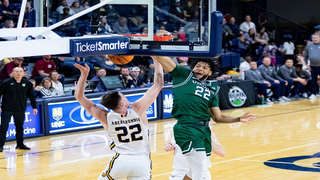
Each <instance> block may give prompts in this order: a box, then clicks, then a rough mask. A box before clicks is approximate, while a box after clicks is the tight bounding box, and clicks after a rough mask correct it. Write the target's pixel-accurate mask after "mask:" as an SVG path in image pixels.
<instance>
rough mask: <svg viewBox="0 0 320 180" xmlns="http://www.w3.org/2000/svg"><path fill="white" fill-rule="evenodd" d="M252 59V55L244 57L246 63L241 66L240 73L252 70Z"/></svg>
mask: <svg viewBox="0 0 320 180" xmlns="http://www.w3.org/2000/svg"><path fill="white" fill-rule="evenodd" d="M251 60H252V58H251V55H250V54H246V55H245V56H244V61H243V62H242V63H241V64H240V67H239V69H240V72H242V71H244V72H245V71H247V70H249V69H250V62H251Z"/></svg>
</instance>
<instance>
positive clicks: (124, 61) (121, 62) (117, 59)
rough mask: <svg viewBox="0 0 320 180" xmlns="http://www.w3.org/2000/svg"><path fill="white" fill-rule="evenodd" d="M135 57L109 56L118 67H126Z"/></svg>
mask: <svg viewBox="0 0 320 180" xmlns="http://www.w3.org/2000/svg"><path fill="white" fill-rule="evenodd" d="M133 57H134V56H113V55H108V58H109V59H110V61H112V62H113V63H115V64H118V65H124V64H128V63H129V62H131V61H132V59H133Z"/></svg>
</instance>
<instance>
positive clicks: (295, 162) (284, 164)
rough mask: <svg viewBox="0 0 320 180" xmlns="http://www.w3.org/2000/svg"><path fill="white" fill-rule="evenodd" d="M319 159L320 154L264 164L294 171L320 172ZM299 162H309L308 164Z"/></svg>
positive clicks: (281, 159) (274, 160)
mask: <svg viewBox="0 0 320 180" xmlns="http://www.w3.org/2000/svg"><path fill="white" fill-rule="evenodd" d="M319 158H320V153H316V154H313V155H307V156H292V157H284V158H278V159H272V160H269V161H266V162H264V165H266V166H269V167H273V168H278V169H287V170H292V171H303V172H320V162H319ZM299 162H308V164H306V163H299Z"/></svg>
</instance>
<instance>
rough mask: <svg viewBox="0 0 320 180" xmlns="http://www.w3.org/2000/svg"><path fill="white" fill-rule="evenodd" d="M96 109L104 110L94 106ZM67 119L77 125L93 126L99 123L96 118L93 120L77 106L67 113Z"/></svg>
mask: <svg viewBox="0 0 320 180" xmlns="http://www.w3.org/2000/svg"><path fill="white" fill-rule="evenodd" d="M96 105H97V106H98V107H101V108H104V107H103V106H102V105H100V104H96ZM69 118H70V119H71V121H73V122H75V123H77V124H94V123H96V122H99V120H97V119H96V118H94V117H93V116H92V115H91V114H90V113H88V112H87V111H86V110H85V109H84V108H83V107H82V106H77V107H75V108H73V109H72V110H71V111H70V113H69Z"/></svg>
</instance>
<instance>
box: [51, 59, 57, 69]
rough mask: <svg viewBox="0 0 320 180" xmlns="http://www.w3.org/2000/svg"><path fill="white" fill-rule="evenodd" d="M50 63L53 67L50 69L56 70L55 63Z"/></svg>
mask: <svg viewBox="0 0 320 180" xmlns="http://www.w3.org/2000/svg"><path fill="white" fill-rule="evenodd" d="M51 64H52V66H53V68H52V69H53V71H55V70H56V64H55V63H54V62H53V61H52V63H51Z"/></svg>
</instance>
